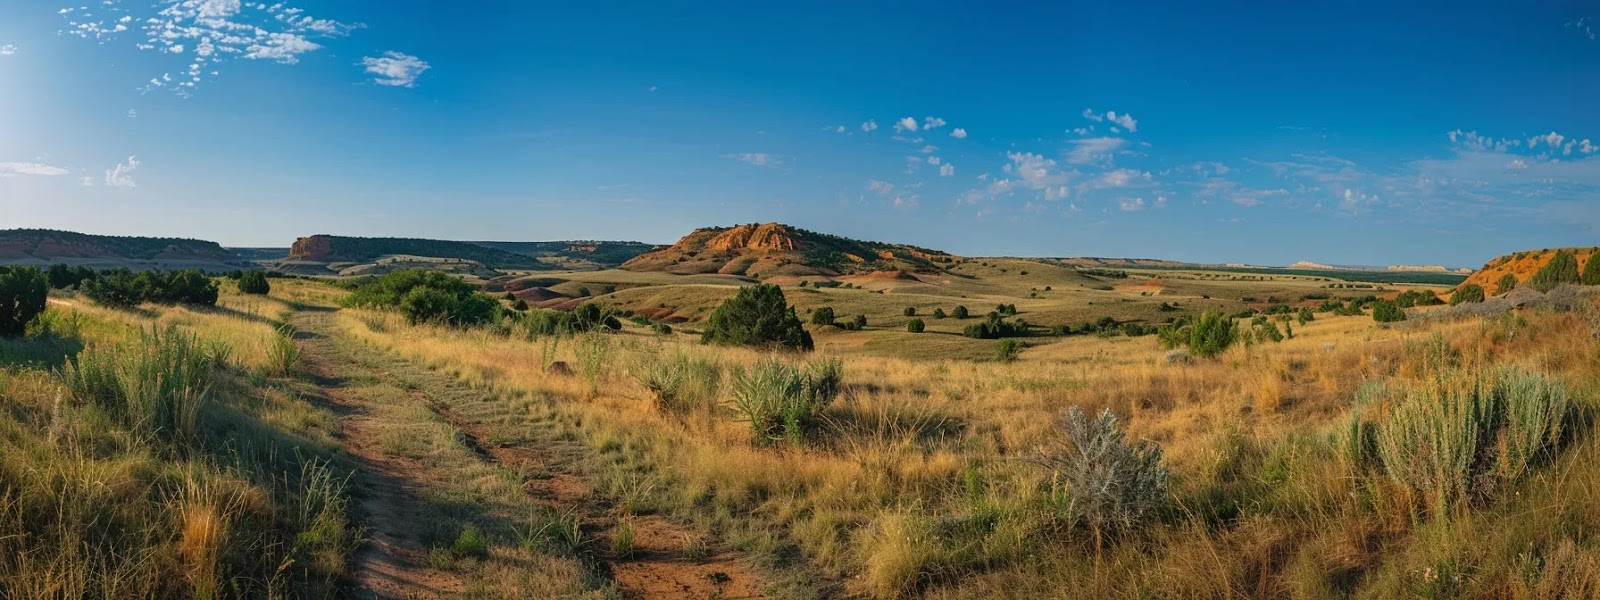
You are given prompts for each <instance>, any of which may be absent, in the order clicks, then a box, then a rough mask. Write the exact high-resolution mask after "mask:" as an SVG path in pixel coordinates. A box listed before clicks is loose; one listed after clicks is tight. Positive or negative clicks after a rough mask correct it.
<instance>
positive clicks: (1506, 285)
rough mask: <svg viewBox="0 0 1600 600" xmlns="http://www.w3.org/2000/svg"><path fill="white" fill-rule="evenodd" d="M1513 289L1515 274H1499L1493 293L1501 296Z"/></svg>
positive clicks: (1591, 260)
mask: <svg viewBox="0 0 1600 600" xmlns="http://www.w3.org/2000/svg"><path fill="white" fill-rule="evenodd" d="M1589 262H1590V263H1591V264H1592V263H1594V262H1595V261H1594V260H1593V259H1590V260H1589ZM1514 289H1517V276H1516V275H1513V274H1511V273H1506V274H1505V275H1501V276H1500V281H1499V282H1497V283H1495V284H1494V295H1496V296H1501V295H1504V294H1509V293H1511V290H1514Z"/></svg>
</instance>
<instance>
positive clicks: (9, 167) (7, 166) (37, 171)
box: [0, 162, 68, 177]
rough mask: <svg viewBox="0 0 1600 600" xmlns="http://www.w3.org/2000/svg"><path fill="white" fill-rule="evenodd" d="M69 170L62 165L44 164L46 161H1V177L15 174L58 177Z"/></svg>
mask: <svg viewBox="0 0 1600 600" xmlns="http://www.w3.org/2000/svg"><path fill="white" fill-rule="evenodd" d="M67 172H68V171H67V170H66V169H63V168H61V167H53V166H50V165H47V164H44V163H20V162H7V163H0V177H11V176H15V175H39V176H43V177H56V176H59V175H66V174H67Z"/></svg>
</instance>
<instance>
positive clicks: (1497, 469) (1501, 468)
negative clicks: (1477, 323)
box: [1376, 367, 1571, 509]
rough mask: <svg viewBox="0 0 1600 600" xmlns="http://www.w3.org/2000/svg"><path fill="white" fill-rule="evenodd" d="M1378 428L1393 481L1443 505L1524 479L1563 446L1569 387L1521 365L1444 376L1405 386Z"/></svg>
mask: <svg viewBox="0 0 1600 600" xmlns="http://www.w3.org/2000/svg"><path fill="white" fill-rule="evenodd" d="M1398 392H1399V393H1401V394H1403V395H1404V396H1403V398H1402V400H1401V402H1400V404H1399V405H1398V406H1396V407H1395V409H1394V411H1393V412H1392V413H1391V415H1390V417H1389V418H1388V419H1387V420H1385V421H1384V422H1383V423H1382V424H1380V425H1378V426H1377V434H1376V438H1377V439H1376V446H1377V454H1378V456H1379V458H1381V459H1382V464H1383V471H1384V473H1385V474H1387V475H1388V476H1389V478H1390V479H1391V480H1393V481H1394V482H1395V483H1398V484H1400V485H1404V486H1407V487H1410V488H1412V489H1414V490H1416V491H1417V492H1420V493H1423V494H1425V495H1427V496H1428V497H1429V499H1430V500H1431V501H1432V503H1433V506H1434V508H1436V509H1445V508H1448V507H1451V506H1456V505H1459V504H1461V503H1464V502H1466V501H1468V500H1471V499H1473V498H1482V497H1486V496H1488V495H1489V494H1491V493H1492V492H1493V491H1495V489H1496V488H1498V487H1500V486H1502V485H1504V484H1507V483H1510V482H1513V481H1515V480H1516V479H1518V478H1520V477H1521V476H1522V475H1523V474H1524V473H1525V472H1527V471H1528V469H1529V468H1531V467H1532V466H1535V465H1537V464H1538V463H1539V462H1541V461H1544V460H1546V459H1548V458H1549V457H1550V455H1551V454H1553V453H1554V451H1555V450H1556V449H1557V448H1558V445H1559V443H1560V440H1561V436H1562V432H1563V431H1564V430H1565V428H1566V422H1567V421H1568V420H1569V419H1570V418H1571V414H1570V401H1569V396H1568V392H1567V389H1566V386H1564V385H1563V384H1561V383H1560V382H1559V381H1557V380H1554V379H1551V378H1549V377H1547V376H1545V375H1542V374H1539V373H1535V372H1532V371H1528V370H1525V369H1522V368H1518V367H1501V368H1499V369H1497V370H1496V371H1495V372H1494V373H1492V374H1490V375H1488V376H1486V375H1485V374H1482V373H1461V372H1448V373H1442V374H1440V376H1439V377H1438V379H1437V380H1436V381H1433V382H1429V383H1426V384H1417V385H1414V386H1405V387H1400V388H1399V389H1398Z"/></svg>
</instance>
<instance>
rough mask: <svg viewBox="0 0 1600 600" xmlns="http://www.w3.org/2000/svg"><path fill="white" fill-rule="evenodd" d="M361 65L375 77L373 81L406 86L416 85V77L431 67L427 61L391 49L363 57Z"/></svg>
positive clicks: (380, 83) (392, 85) (394, 85)
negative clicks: (378, 54) (380, 53)
mask: <svg viewBox="0 0 1600 600" xmlns="http://www.w3.org/2000/svg"><path fill="white" fill-rule="evenodd" d="M361 65H362V66H364V67H366V69H367V74H368V75H372V76H374V77H375V78H374V79H373V80H372V81H373V83H376V84H378V85H387V86H391V87H406V88H409V87H417V78H418V77H421V76H422V73H423V72H424V71H427V70H428V69H431V68H433V67H432V66H430V65H429V64H428V63H427V61H424V60H422V59H420V58H417V57H415V56H412V55H410V54H406V53H403V52H395V51H393V50H390V51H388V52H385V53H383V56H368V57H364V58H362V59H361Z"/></svg>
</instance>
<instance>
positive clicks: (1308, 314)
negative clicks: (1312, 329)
mask: <svg viewBox="0 0 1600 600" xmlns="http://www.w3.org/2000/svg"><path fill="white" fill-rule="evenodd" d="M1295 319H1296V320H1297V321H1299V322H1300V325H1301V326H1302V327H1303V326H1305V324H1306V323H1310V322H1312V321H1315V320H1317V313H1316V312H1314V311H1312V310H1311V307H1309V306H1307V307H1304V308H1301V309H1300V314H1299V316H1297V317H1296V318H1295Z"/></svg>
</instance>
